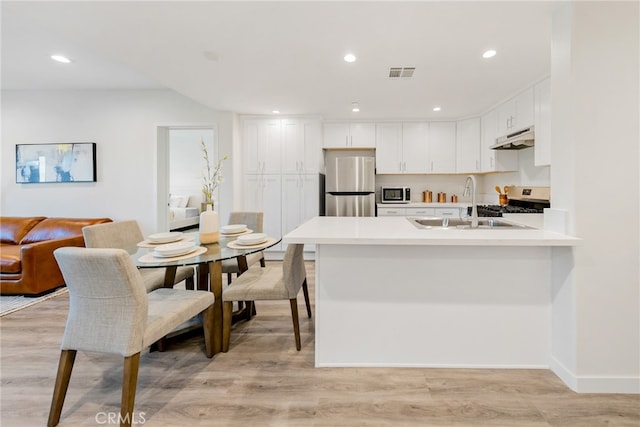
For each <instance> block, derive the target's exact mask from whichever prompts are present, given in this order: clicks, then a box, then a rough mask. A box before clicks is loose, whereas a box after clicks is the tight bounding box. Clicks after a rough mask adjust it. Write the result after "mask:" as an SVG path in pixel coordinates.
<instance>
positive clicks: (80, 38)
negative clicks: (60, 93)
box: [0, 1, 558, 120]
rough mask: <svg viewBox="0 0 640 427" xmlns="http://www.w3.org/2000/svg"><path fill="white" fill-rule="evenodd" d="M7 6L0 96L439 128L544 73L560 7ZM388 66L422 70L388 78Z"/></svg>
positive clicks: (495, 4) (452, 4) (314, 4)
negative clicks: (169, 96)
mask: <svg viewBox="0 0 640 427" xmlns="http://www.w3.org/2000/svg"><path fill="white" fill-rule="evenodd" d="M0 4H1V8H2V9H1V13H2V28H1V34H2V82H1V83H2V88H3V90H12V89H36V90H49V89H135V88H137V89H151V88H170V89H173V90H175V91H177V92H179V93H182V94H183V95H186V96H188V97H190V98H192V99H194V100H196V101H198V102H200V103H202V104H204V105H207V106H209V107H211V108H214V109H217V110H225V111H234V112H238V113H241V114H271V111H272V110H274V109H277V110H280V111H281V113H282V114H296V115H297V114H305V115H321V116H323V117H324V118H327V119H356V118H361V119H398V118H404V119H418V118H420V119H430V120H433V119H451V118H454V119H455V118H461V117H465V116H470V115H475V114H479V113H482V112H483V111H485V110H486V109H487V108H489V107H491V106H493V105H495V104H497V103H498V102H500V101H502V100H504V99H506V98H507V97H509V96H510V95H512V94H514V93H515V92H517V91H518V90H520V89H522V88H524V87H525V86H527V85H529V84H530V83H532V82H533V81H534V80H536V79H539V78H541V77H543V76H545V75H547V74H549V70H550V43H551V17H552V13H553V10H554V9H555V7H556V6H557V4H558V3H557V2H541V1H533V2H525V1H510V2H505V1H498V2H484V1H470V2H458V1H446V2H422V1H409V2H403V1H391V2H363V1H357V2H341V1H323V2H309V1H289V2H268V1H259V2H243V1H240V2H219V1H195V2H185V1H173V2H167V1H161V2H152V1H141V2H126V1H112V2H87V1H77V2H57V1H46V2H22V1H19V2H11V1H2V2H1V3H0ZM488 48H493V49H495V50H496V51H497V52H498V53H497V55H496V56H495V57H494V58H492V59H488V60H487V59H483V58H482V56H481V55H482V53H483V52H484V51H485V50H486V49H488ZM347 52H352V53H353V54H355V55H356V56H357V61H356V62H353V63H347V62H345V61H344V60H343V56H344V55H345V54H346V53H347ZM54 53H60V54H64V55H66V56H68V57H70V58H71V59H72V60H73V62H72V63H71V64H67V65H65V64H60V63H56V62H53V61H52V60H51V59H49V56H50V55H51V54H54ZM390 67H415V68H416V70H415V73H414V75H413V77H411V78H396V79H390V78H389V77H388V74H389V68H390ZM352 102H358V103H359V104H360V108H361V111H360V112H359V113H353V112H351V103H352ZM436 105H437V106H441V107H442V110H441V111H440V112H434V111H433V107H434V106H436Z"/></svg>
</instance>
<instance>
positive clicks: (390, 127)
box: [376, 122, 429, 174]
mask: <svg viewBox="0 0 640 427" xmlns="http://www.w3.org/2000/svg"><path fill="white" fill-rule="evenodd" d="M428 132H429V126H428V124H427V123H426V122H421V123H378V124H376V172H377V173H378V174H404V173H427V172H428V169H427V137H428Z"/></svg>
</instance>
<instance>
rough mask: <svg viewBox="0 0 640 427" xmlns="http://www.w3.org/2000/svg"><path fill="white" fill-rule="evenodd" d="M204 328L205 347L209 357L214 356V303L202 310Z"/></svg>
mask: <svg viewBox="0 0 640 427" xmlns="http://www.w3.org/2000/svg"><path fill="white" fill-rule="evenodd" d="M202 329H204V348H205V353H206V355H207V357H208V358H212V357H213V305H211V306H209V307H208V308H207V309H206V310H205V311H203V312H202Z"/></svg>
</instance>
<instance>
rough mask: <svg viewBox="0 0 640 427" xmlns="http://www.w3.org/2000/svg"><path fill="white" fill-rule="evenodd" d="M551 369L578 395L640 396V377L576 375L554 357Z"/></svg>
mask: <svg viewBox="0 0 640 427" xmlns="http://www.w3.org/2000/svg"><path fill="white" fill-rule="evenodd" d="M549 368H550V369H551V371H552V372H553V373H554V374H556V375H557V376H558V378H560V379H561V380H562V382H564V383H565V384H566V385H567V387H569V388H570V389H571V390H573V391H575V392H576V393H621V394H640V377H633V376H604V375H597V376H595V375H591V376H589V375H576V374H575V373H574V372H572V371H571V370H569V369H568V368H567V367H566V366H564V365H563V364H562V363H560V362H559V361H558V360H557V359H555V358H554V357H551V360H550V363H549Z"/></svg>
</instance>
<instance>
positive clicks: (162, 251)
mask: <svg viewBox="0 0 640 427" xmlns="http://www.w3.org/2000/svg"><path fill="white" fill-rule="evenodd" d="M196 248H197V246H196V242H195V241H193V240H187V241H185V242H177V243H169V244H167V245H161V246H158V247H156V249H155V251H154V255H155V256H161V257H170V256H180V255H185V254H188V253H189V252H193V251H194V250H195V249H196Z"/></svg>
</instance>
